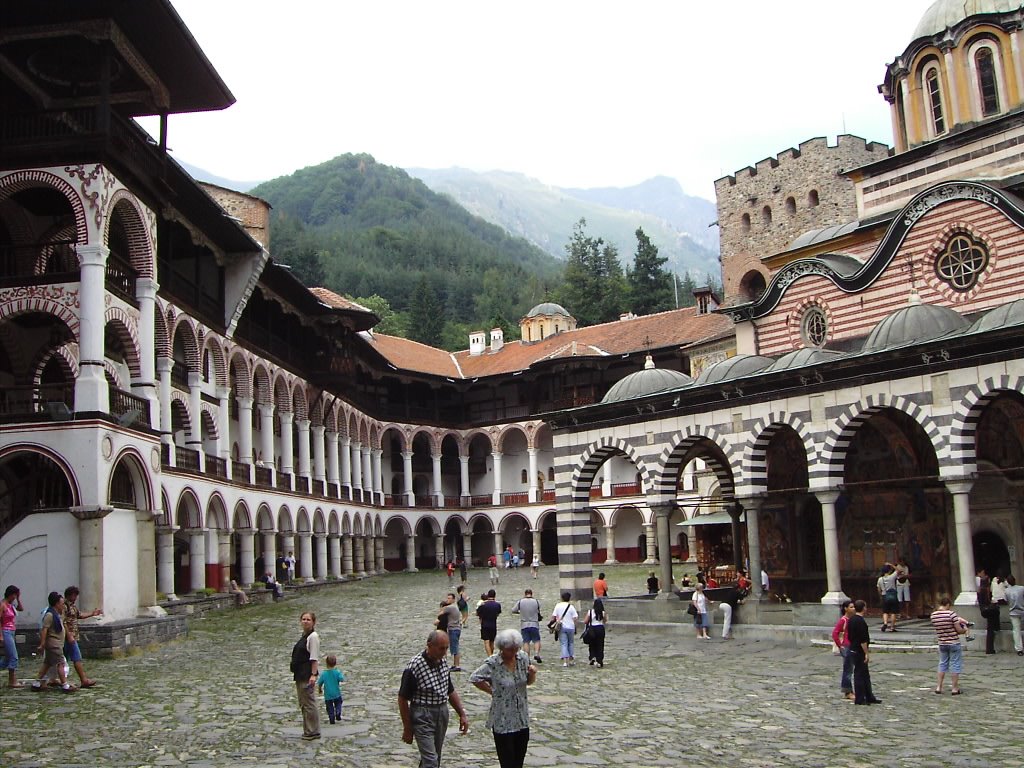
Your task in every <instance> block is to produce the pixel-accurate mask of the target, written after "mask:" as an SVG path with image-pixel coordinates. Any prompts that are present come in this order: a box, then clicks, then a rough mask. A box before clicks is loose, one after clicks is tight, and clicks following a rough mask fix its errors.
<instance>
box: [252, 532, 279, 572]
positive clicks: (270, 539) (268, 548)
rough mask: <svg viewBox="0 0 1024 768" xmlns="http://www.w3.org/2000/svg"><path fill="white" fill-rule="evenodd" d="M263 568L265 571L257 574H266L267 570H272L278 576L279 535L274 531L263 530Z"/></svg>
mask: <svg viewBox="0 0 1024 768" xmlns="http://www.w3.org/2000/svg"><path fill="white" fill-rule="evenodd" d="M263 570H264V573H258V574H256V575H257V576H258V577H259V576H264V575H265V572H266V571H270V572H271V573H272V574H273V575H274V578H275V579H276V578H277V536H276V535H275V534H274V532H273V531H264V532H263Z"/></svg>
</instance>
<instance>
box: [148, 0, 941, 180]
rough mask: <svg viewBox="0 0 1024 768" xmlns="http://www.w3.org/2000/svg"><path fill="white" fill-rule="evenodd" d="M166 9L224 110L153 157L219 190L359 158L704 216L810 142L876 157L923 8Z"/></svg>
mask: <svg viewBox="0 0 1024 768" xmlns="http://www.w3.org/2000/svg"><path fill="white" fill-rule="evenodd" d="M172 2H173V4H174V7H175V8H176V10H177V11H178V13H179V15H180V16H181V17H182V19H183V20H184V22H185V24H186V25H187V26H188V27H189V29H190V30H191V32H192V34H193V36H194V37H195V38H196V40H197V41H198V43H199V45H200V46H201V47H202V48H203V50H204V51H205V52H206V55H207V57H208V58H209V59H210V61H211V62H212V64H213V66H214V67H215V68H216V70H217V71H218V72H219V73H220V75H221V77H222V78H223V80H224V81H225V82H226V83H227V85H228V87H229V88H230V89H231V91H232V93H233V94H234V95H235V98H236V99H237V102H236V103H235V104H234V105H233V106H232V107H229V108H228V109H227V110H224V111H222V112H208V113H199V114H192V115H174V116H171V118H170V120H169V128H168V144H169V146H170V147H171V149H172V151H173V153H174V156H175V157H176V158H177V159H178V160H183V161H185V162H188V163H191V164H193V165H196V166H199V167H200V168H203V169H205V170H206V171H208V172H210V173H213V174H216V175H218V176H221V177H225V178H228V179H233V180H237V181H257V180H264V179H270V178H275V177H277V176H282V175H286V174H290V173H292V172H294V171H296V170H298V169H299V168H304V167H306V166H310V165H317V164H319V163H322V162H325V161H327V160H329V159H331V158H333V157H336V156H337V155H340V154H344V153H348V152H352V153H361V152H365V153H369V154H371V155H373V156H374V158H376V160H377V161H378V162H381V163H384V164H386V165H393V166H398V167H401V168H412V167H419V168H447V167H451V166H459V167H462V168H468V169H471V170H475V171H488V170H504V171H515V172H519V173H523V174H526V175H527V176H530V177H533V178H536V179H538V180H540V181H542V182H544V183H546V184H550V185H552V186H560V187H604V186H629V185H632V184H637V183H639V182H641V181H643V180H645V179H648V178H651V177H652V176H657V175H664V176H670V177H674V178H676V179H678V180H679V182H680V184H681V185H682V187H683V189H684V191H685V192H687V193H688V194H691V195H699V196H701V197H705V198H707V199H709V200H714V180H715V179H717V178H720V177H722V176H725V175H728V174H732V173H735V172H736V171H738V170H740V169H742V168H745V167H746V166H748V165H753V164H754V163H756V162H757V161H758V160H761V159H763V158H765V157H769V156H773V155H776V154H778V153H779V152H781V151H783V150H785V149H787V148H789V147H794V146H796V145H798V144H799V143H800V142H802V141H805V140H807V139H809V138H812V137H815V136H827V137H829V139H830V140H834V138H835V136H836V135H838V134H840V133H853V134H856V135H858V136H861V137H863V138H865V139H868V140H873V141H880V142H884V143H886V144H891V143H892V124H891V120H890V114H889V106H888V104H887V103H886V102H885V100H884V99H883V98H882V97H881V95H880V94H879V93H878V91H877V86H878V84H879V83H881V82H882V80H883V78H884V76H885V67H886V65H887V64H888V63H890V62H892V61H893V60H894V59H895V58H896V57H897V56H899V55H900V54H902V53H903V51H904V50H905V49H906V47H907V45H908V44H909V43H910V42H911V40H910V38H911V34H912V32H913V31H914V28H915V27H916V25H917V22H918V20H919V19H920V18H921V16H922V14H923V13H924V11H925V10H926V9H927V8H928V6H929V5H931V2H932V0H857V2H851V1H849V0H813V1H805V0H770V1H766V0H760V1H758V0H732V1H731V2H726V1H725V0H699V1H698V0H674V1H672V0H633V2H626V0H615V1H614V2H606V1H605V0H587V1H586V2H577V0H566V1H564V2H553V1H552V0H547V1H546V2H536V1H535V0H518V1H517V2H509V1H508V0H475V2H463V1H462V0H448V1H443V0H433V1H432V2H426V1H424V0H419V1H418V2H406V1H405V0H347V1H344V2H335V1H333V0H332V1H329V2H328V1H324V2H314V1H313V0H291V1H290V2H287V3H283V2H280V0H216V1H215V2H213V1H211V0H172ZM143 124H144V126H145V127H146V128H147V129H148V130H150V131H151V132H156V130H157V129H156V126H155V122H154V121H152V120H149V119H147V120H146V121H144V123H143Z"/></svg>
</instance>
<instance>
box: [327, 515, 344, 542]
mask: <svg viewBox="0 0 1024 768" xmlns="http://www.w3.org/2000/svg"><path fill="white" fill-rule="evenodd" d="M327 532H328V533H329V534H330V535H331V536H337V535H338V534H339V533H341V518H340V517H339V516H338V510H336V509H332V510H331V511H330V512H329V513H328V514H327Z"/></svg>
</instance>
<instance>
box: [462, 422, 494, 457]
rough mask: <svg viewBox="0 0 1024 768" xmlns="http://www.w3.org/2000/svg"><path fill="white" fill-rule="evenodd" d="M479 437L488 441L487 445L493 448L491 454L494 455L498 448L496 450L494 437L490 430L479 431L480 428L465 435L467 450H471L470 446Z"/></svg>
mask: <svg viewBox="0 0 1024 768" xmlns="http://www.w3.org/2000/svg"><path fill="white" fill-rule="evenodd" d="M478 436H479V437H483V438H484V439H485V440H486V441H487V444H488V445H489V446H491V453H494V451H495V450H496V448H495V445H496V443H495V439H494V435H493V434H491V432H490V430H487V429H479V428H478V429H471V430H469V431H468V432H466V434H464V435H463V436H462V440H463V444H464V445H465V447H466V449H467V450H468V449H469V446H470V445H471V444H472V442H473V440H474V438H476V437H478Z"/></svg>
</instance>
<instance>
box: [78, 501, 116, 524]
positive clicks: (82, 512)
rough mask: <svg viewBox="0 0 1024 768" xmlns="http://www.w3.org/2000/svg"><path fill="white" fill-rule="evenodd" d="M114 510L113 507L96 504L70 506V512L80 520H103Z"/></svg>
mask: <svg viewBox="0 0 1024 768" xmlns="http://www.w3.org/2000/svg"><path fill="white" fill-rule="evenodd" d="M113 511H114V508H113V507H110V506H103V505H95V504H94V505H91V506H81V507H68V512H70V513H71V514H72V515H73V516H74V517H75V518H76V519H78V520H102V519H103V518H104V517H106V516H107V515H109V514H110V513H111V512H113Z"/></svg>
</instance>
